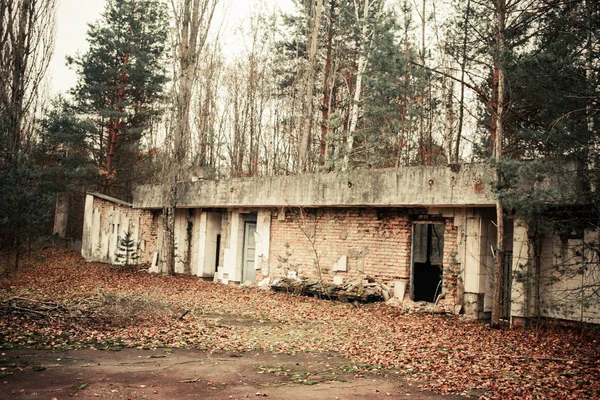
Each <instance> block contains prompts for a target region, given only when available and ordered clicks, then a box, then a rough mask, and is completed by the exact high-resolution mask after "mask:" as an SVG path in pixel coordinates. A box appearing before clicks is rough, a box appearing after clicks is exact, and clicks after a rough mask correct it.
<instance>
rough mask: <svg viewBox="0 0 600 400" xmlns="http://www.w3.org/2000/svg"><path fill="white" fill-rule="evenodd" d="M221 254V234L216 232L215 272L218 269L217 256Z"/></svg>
mask: <svg viewBox="0 0 600 400" xmlns="http://www.w3.org/2000/svg"><path fill="white" fill-rule="evenodd" d="M220 256H221V234H220V233H218V234H217V256H216V257H215V272H217V271H218V270H219V261H220V260H219V258H220Z"/></svg>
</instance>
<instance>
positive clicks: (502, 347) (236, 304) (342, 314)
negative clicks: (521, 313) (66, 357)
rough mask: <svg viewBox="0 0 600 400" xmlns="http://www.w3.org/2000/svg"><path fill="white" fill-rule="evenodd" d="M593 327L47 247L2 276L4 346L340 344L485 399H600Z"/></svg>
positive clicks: (336, 348) (430, 383) (336, 347)
mask: <svg viewBox="0 0 600 400" xmlns="http://www.w3.org/2000/svg"><path fill="white" fill-rule="evenodd" d="M599 344H600V339H599V338H598V331H597V330H589V329H588V330H586V331H585V332H584V333H581V331H579V330H565V329H558V328H554V329H517V328H513V329H508V328H506V329H500V330H494V329H490V328H488V327H487V326H486V325H483V324H481V323H478V322H472V321H465V320H463V319H460V318H455V317H446V316H439V315H415V314H412V315H405V314H401V313H399V312H398V311H397V310H396V309H393V308H389V307H387V306H385V305H383V304H371V305H353V304H342V303H336V302H329V301H323V300H318V299H313V298H306V297H298V296H294V295H289V294H282V293H272V292H264V291H259V290H257V289H241V288H236V287H231V286H224V285H220V284H214V283H209V282H204V281H202V280H199V279H196V278H192V277H182V276H178V277H166V276H159V275H149V274H146V273H142V272H140V273H125V272H121V271H117V270H116V269H114V268H113V267H109V266H106V265H103V264H94V263H86V262H84V261H83V260H82V259H81V258H80V257H79V256H78V255H76V254H74V253H70V252H68V251H66V250H61V249H56V248H50V249H46V250H45V251H43V252H40V253H36V254H34V255H32V256H31V257H29V258H28V259H27V261H26V262H25V263H24V265H23V266H22V267H21V269H20V272H19V274H18V275H16V276H13V277H12V278H10V279H9V280H3V281H0V347H3V348H8V347H17V346H28V347H39V348H48V349H54V348H58V349H64V348H79V347H88V348H89V347H96V348H100V347H103V348H106V347H108V348H110V347H124V346H127V347H142V348H154V347H193V348H197V349H201V350H207V351H219V350H223V351H228V352H245V351H252V350H263V351H272V352H282V353H287V354H296V353H300V352H338V353H340V354H341V355H343V356H345V357H347V358H348V359H350V360H351V361H352V362H355V363H356V364H359V365H368V366H369V368H379V369H381V370H384V369H395V370H396V371H399V372H400V373H401V374H405V375H406V376H407V377H408V378H409V379H413V380H416V381H419V382H421V383H422V387H423V388H424V389H430V390H433V391H435V392H438V393H457V394H465V395H469V394H471V395H472V394H481V393H485V395H484V397H485V398H502V399H504V398H573V399H575V398H577V399H581V398H599V397H600V346H599Z"/></svg>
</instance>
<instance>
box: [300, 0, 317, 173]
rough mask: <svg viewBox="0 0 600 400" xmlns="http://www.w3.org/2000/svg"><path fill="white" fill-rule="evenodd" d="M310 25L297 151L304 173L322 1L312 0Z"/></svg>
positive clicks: (311, 124) (308, 142)
mask: <svg viewBox="0 0 600 400" xmlns="http://www.w3.org/2000/svg"><path fill="white" fill-rule="evenodd" d="M312 1H313V3H312V9H313V16H312V24H311V32H310V35H311V39H310V51H309V53H308V71H307V72H306V80H305V85H306V100H305V101H306V107H307V112H306V115H304V116H303V118H302V124H301V127H302V128H301V129H300V133H301V135H302V138H301V139H300V148H299V149H298V161H299V164H298V166H299V172H306V171H307V170H308V169H309V165H308V164H309V163H308V151H309V147H310V140H311V136H312V127H313V119H314V101H313V93H314V90H315V82H314V80H315V69H316V64H317V48H318V44H319V30H320V29H321V14H322V10H323V0H312Z"/></svg>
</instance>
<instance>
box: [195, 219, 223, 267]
mask: <svg viewBox="0 0 600 400" xmlns="http://www.w3.org/2000/svg"><path fill="white" fill-rule="evenodd" d="M220 234H221V214H220V213H214V212H203V213H202V214H201V216H200V231H199V240H198V263H197V274H198V276H202V277H205V278H210V277H214V275H215V262H216V260H217V235H220ZM221 265H223V262H222V260H221Z"/></svg>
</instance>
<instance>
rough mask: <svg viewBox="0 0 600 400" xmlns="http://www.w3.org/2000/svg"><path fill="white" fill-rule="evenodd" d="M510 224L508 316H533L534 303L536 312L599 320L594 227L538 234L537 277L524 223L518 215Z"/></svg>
mask: <svg viewBox="0 0 600 400" xmlns="http://www.w3.org/2000/svg"><path fill="white" fill-rule="evenodd" d="M514 227H515V228H514V231H515V235H514V243H513V246H514V256H513V283H512V293H511V301H512V307H511V317H512V318H513V319H515V318H517V319H519V318H533V317H536V316H537V311H538V309H539V315H540V316H541V317H547V318H555V319H561V320H567V321H577V322H585V323H594V324H599V323H600V296H599V295H598V288H600V260H599V259H598V254H597V252H596V251H595V250H593V249H592V248H597V243H598V235H599V232H598V231H595V230H586V231H584V232H583V236H581V237H579V238H561V237H560V236H558V235H550V236H548V237H546V238H544V240H543V241H542V254H541V268H540V274H539V278H538V277H536V271H535V268H534V266H533V263H532V262H531V260H532V258H533V249H532V245H531V243H530V241H529V238H528V232H527V227H526V225H525V224H524V223H523V222H521V221H516V222H515V225H514ZM590 245H591V246H590ZM538 291H539V296H538ZM538 302H539V308H538V306H537V303H538Z"/></svg>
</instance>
